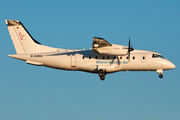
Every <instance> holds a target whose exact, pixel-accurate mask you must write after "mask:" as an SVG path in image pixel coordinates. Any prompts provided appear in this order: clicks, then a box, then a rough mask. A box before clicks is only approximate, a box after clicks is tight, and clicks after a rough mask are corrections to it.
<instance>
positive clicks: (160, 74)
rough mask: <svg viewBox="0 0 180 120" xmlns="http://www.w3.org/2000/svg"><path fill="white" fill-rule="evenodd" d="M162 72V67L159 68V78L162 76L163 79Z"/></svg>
mask: <svg viewBox="0 0 180 120" xmlns="http://www.w3.org/2000/svg"><path fill="white" fill-rule="evenodd" d="M162 73H163V70H162V69H159V70H157V74H159V78H161V79H162V78H163V75H162Z"/></svg>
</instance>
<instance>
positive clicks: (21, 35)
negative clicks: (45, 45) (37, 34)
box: [19, 32, 25, 40]
mask: <svg viewBox="0 0 180 120" xmlns="http://www.w3.org/2000/svg"><path fill="white" fill-rule="evenodd" d="M24 36H25V35H23V34H22V33H21V32H20V33H19V37H20V39H21V40H23V37H24Z"/></svg>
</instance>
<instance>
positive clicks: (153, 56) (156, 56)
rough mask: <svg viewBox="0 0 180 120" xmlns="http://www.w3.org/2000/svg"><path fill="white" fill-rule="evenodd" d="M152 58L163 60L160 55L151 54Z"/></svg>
mask: <svg viewBox="0 0 180 120" xmlns="http://www.w3.org/2000/svg"><path fill="white" fill-rule="evenodd" d="M152 58H163V59H165V57H163V56H162V55H158V54H153V55H152Z"/></svg>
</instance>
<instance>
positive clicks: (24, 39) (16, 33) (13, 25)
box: [5, 20, 57, 54]
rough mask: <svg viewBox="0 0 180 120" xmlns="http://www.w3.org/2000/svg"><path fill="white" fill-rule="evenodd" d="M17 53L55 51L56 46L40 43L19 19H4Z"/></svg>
mask: <svg viewBox="0 0 180 120" xmlns="http://www.w3.org/2000/svg"><path fill="white" fill-rule="evenodd" d="M5 21H6V24H7V27H8V30H9V34H10V36H11V39H12V41H13V44H14V47H15V49H16V53H17V54H28V53H41V52H55V51H56V50H57V49H56V48H51V47H47V46H43V45H41V44H40V43H39V42H37V41H36V40H35V39H33V37H32V36H31V35H30V34H29V32H28V31H27V30H26V28H25V27H24V26H23V24H22V23H21V22H20V21H17V20H5Z"/></svg>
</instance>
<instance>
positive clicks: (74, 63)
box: [71, 55, 76, 67]
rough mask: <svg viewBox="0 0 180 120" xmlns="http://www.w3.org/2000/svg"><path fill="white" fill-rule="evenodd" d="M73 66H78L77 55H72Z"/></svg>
mask: <svg viewBox="0 0 180 120" xmlns="http://www.w3.org/2000/svg"><path fill="white" fill-rule="evenodd" d="M71 67H76V55H71Z"/></svg>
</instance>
